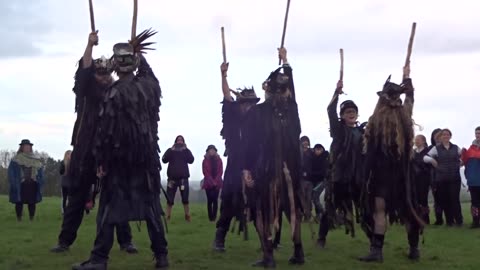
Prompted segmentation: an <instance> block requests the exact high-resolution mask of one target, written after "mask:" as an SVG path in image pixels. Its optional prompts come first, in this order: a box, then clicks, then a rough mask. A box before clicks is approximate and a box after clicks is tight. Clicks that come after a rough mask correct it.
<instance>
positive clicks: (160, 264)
mask: <svg viewBox="0 0 480 270" xmlns="http://www.w3.org/2000/svg"><path fill="white" fill-rule="evenodd" d="M155 260H156V263H155V269H156V270H159V269H165V268H167V267H168V258H167V255H166V254H161V255H156V256H155Z"/></svg>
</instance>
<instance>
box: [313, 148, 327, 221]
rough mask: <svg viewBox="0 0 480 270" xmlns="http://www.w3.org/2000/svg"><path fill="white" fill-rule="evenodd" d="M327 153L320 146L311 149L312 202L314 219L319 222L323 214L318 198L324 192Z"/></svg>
mask: <svg viewBox="0 0 480 270" xmlns="http://www.w3.org/2000/svg"><path fill="white" fill-rule="evenodd" d="M328 156H329V153H328V151H325V148H324V147H323V145H321V144H316V145H315V146H314V147H313V156H312V173H311V176H310V177H311V179H312V183H313V193H312V202H313V205H314V207H315V214H316V219H317V221H318V222H320V218H321V215H322V214H323V212H324V209H323V206H322V203H321V202H320V196H321V195H322V192H323V191H324V190H325V178H326V177H327V171H328Z"/></svg>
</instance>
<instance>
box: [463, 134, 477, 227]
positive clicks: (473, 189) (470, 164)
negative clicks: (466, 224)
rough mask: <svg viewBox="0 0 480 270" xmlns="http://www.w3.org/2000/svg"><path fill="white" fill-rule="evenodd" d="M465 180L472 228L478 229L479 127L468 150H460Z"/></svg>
mask: <svg viewBox="0 0 480 270" xmlns="http://www.w3.org/2000/svg"><path fill="white" fill-rule="evenodd" d="M462 161H463V164H465V178H467V185H468V190H469V191H470V196H471V198H472V208H471V210H472V220H473V223H472V226H471V228H480V127H477V128H476V129H475V140H474V141H473V142H472V145H471V146H470V148H468V150H466V149H463V150H462Z"/></svg>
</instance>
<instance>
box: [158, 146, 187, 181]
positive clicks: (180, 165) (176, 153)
mask: <svg viewBox="0 0 480 270" xmlns="http://www.w3.org/2000/svg"><path fill="white" fill-rule="evenodd" d="M193 161H194V157H193V155H192V152H190V150H189V149H188V148H186V147H185V148H174V149H172V148H169V149H168V150H167V151H166V152H165V154H164V155H163V157H162V162H163V163H165V164H166V163H168V169H167V176H168V179H172V180H178V179H187V178H189V177H190V171H189V170H188V164H192V163H193Z"/></svg>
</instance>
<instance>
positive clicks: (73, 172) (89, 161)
mask: <svg viewBox="0 0 480 270" xmlns="http://www.w3.org/2000/svg"><path fill="white" fill-rule="evenodd" d="M106 90H107V89H106V87H102V86H100V85H99V84H98V83H97V82H96V80H95V68H94V64H93V63H92V65H91V66H90V67H87V68H84V67H83V59H80V61H79V63H78V69H77V71H76V73H75V85H74V87H73V92H74V93H75V112H76V113H77V119H76V120H75V124H74V127H73V132H72V141H71V145H72V146H73V147H74V149H73V151H72V156H71V160H70V166H69V172H67V173H68V174H69V175H70V177H71V179H72V183H71V184H72V185H74V186H75V187H78V186H80V185H88V184H92V183H95V180H96V179H95V177H92V175H95V173H96V165H95V159H94V157H93V154H92V149H93V148H94V137H95V132H96V130H97V125H98V119H99V113H100V109H101V104H102V101H103V97H104V95H105V92H106Z"/></svg>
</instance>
